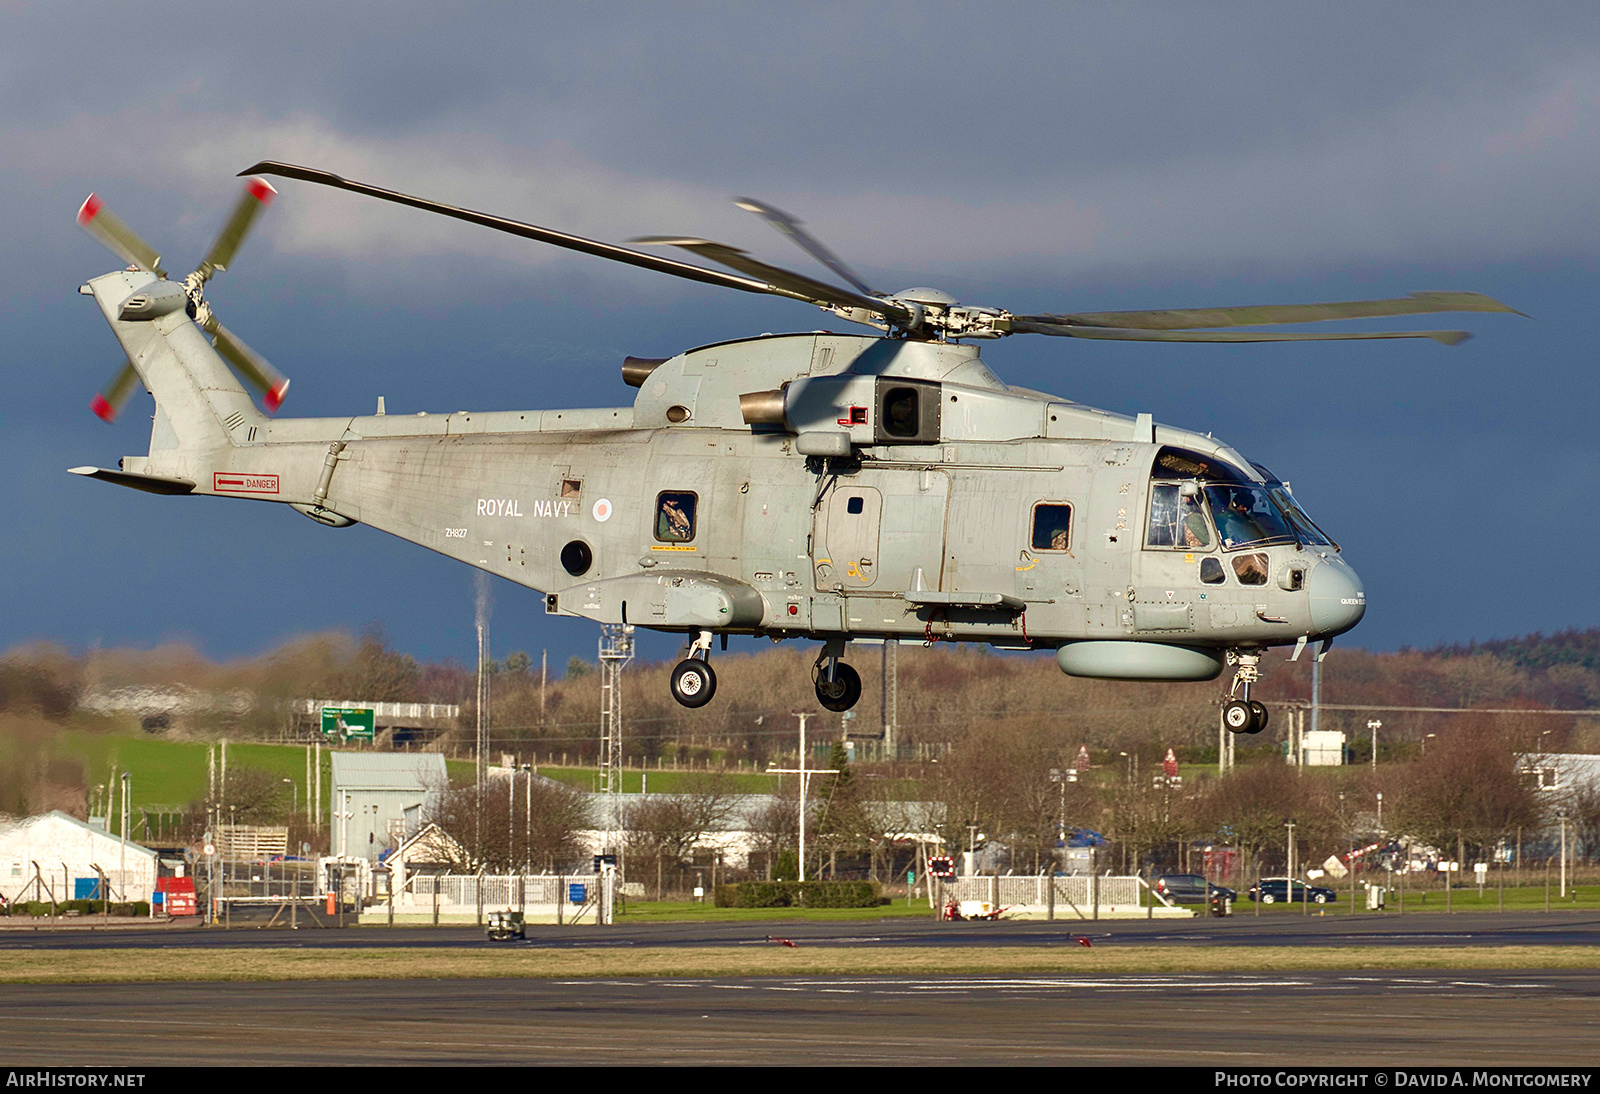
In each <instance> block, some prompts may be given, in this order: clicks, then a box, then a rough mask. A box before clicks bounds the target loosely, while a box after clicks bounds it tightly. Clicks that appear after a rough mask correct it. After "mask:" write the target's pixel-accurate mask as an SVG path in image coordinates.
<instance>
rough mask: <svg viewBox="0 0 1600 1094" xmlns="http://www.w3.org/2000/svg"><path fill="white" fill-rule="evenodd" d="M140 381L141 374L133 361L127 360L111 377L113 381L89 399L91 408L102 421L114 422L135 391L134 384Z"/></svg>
mask: <svg viewBox="0 0 1600 1094" xmlns="http://www.w3.org/2000/svg"><path fill="white" fill-rule="evenodd" d="M138 382H139V374H138V373H137V372H135V371H134V369H133V362H132V361H128V362H126V363H125V364H124V365H123V366H122V368H121V370H120V371H118V373H117V374H116V375H115V376H113V377H112V378H111V382H110V383H109V384H107V385H106V386H105V388H104V389H103V390H102V391H101V392H100V393H99V394H98V395H96V396H95V397H94V398H93V399H91V400H89V409H90V410H92V411H94V416H95V417H96V418H99V419H100V420H101V421H102V422H114V421H116V420H117V414H118V413H120V412H121V410H122V404H124V403H126V402H127V401H128V396H129V395H131V394H132V393H133V388H134V385H135V384H137V383H138Z"/></svg>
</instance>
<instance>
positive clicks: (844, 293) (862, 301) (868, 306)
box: [628, 236, 911, 323]
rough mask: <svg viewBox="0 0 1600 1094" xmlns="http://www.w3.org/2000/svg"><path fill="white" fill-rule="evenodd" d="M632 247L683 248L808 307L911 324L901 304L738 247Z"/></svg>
mask: <svg viewBox="0 0 1600 1094" xmlns="http://www.w3.org/2000/svg"><path fill="white" fill-rule="evenodd" d="M628 242H629V243H649V244H652V245H654V246H658V247H682V248H683V249H684V250H686V251H689V252H692V253H693V254H697V255H699V256H700V257H701V258H706V259H710V260H711V261H712V262H716V263H718V264H720V265H723V266H727V267H728V268H729V269H733V270H738V271H740V272H741V273H747V274H749V275H751V276H752V277H759V278H761V279H762V280H764V281H766V282H768V283H769V284H771V285H773V286H775V287H776V288H779V289H782V290H783V291H784V293H785V295H788V296H794V297H798V298H799V299H801V300H805V301H806V302H808V303H811V304H816V305H818V306H821V307H840V308H862V309H864V310H866V311H870V312H875V313H876V314H878V315H881V316H883V317H885V318H886V319H889V320H892V321H894V322H897V323H909V322H910V321H911V311H910V309H908V308H905V307H902V306H901V305H899V304H891V303H890V302H889V301H887V300H881V299H879V298H878V297H875V296H863V295H861V294H860V293H853V292H851V291H850V290H849V289H841V288H839V287H838V286H837V285H829V284H828V283H827V282H825V281H818V280H816V279H815V278H810V277H807V276H806V275H805V274H797V273H795V272H793V271H792V270H785V269H782V268H781V267H778V266H769V265H768V264H767V263H765V262H762V261H761V260H760V259H755V258H751V257H750V256H749V255H748V254H746V253H745V252H744V251H741V250H740V249H739V248H737V247H729V246H728V245H727V244H724V243H714V242H712V241H711V240H709V239H693V238H688V237H684V236H638V237H636V238H634V239H630V240H628Z"/></svg>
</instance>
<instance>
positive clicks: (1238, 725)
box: [1222, 699, 1256, 733]
mask: <svg viewBox="0 0 1600 1094" xmlns="http://www.w3.org/2000/svg"><path fill="white" fill-rule="evenodd" d="M1222 724H1223V725H1225V726H1227V727H1228V732H1230V733H1254V732H1256V730H1255V724H1256V712H1255V711H1254V710H1253V709H1251V706H1250V704H1249V703H1246V702H1244V701H1242V700H1240V699H1235V700H1233V701H1232V702H1230V703H1228V704H1227V705H1226V706H1224V707H1223V708H1222Z"/></svg>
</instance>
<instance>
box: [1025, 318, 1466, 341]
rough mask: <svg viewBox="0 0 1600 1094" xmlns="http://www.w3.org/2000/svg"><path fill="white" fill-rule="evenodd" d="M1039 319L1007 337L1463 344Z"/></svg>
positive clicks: (1441, 334) (1378, 334) (1454, 336)
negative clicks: (1087, 324)
mask: <svg viewBox="0 0 1600 1094" xmlns="http://www.w3.org/2000/svg"><path fill="white" fill-rule="evenodd" d="M1038 318H1039V317H1038V316H1026V317H1019V318H1016V319H1012V320H1011V321H1010V323H1009V324H1008V326H1009V328H1010V329H1009V331H1008V333H1010V334H1049V335H1054V336H1056V337H1058V338H1099V339H1104V340H1106V341H1111V342H1353V341H1359V340H1365V339H1369V338H1431V339H1433V341H1435V342H1441V343H1443V344H1444V345H1447V346H1454V345H1457V344H1459V343H1461V342H1465V341H1466V340H1467V339H1468V338H1471V337H1472V335H1471V334H1470V333H1468V332H1467V331H1464V330H1397V331H1348V332H1344V333H1339V334H1273V333H1268V332H1266V331H1205V330H1201V331H1189V330H1137V329H1133V330H1130V329H1127V328H1119V327H1089V326H1076V325H1069V324H1064V323H1039V322H1035V320H1036V319H1038Z"/></svg>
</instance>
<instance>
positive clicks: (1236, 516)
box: [1205, 485, 1298, 550]
mask: <svg viewBox="0 0 1600 1094" xmlns="http://www.w3.org/2000/svg"><path fill="white" fill-rule="evenodd" d="M1205 489H1206V500H1207V501H1209V502H1210V503H1211V515H1212V517H1213V518H1214V519H1215V520H1216V522H1217V535H1218V537H1219V538H1220V539H1221V540H1222V545H1223V546H1224V547H1226V548H1228V549H1229V550H1236V549H1238V548H1241V547H1260V546H1264V545H1266V544H1270V543H1295V542H1298V541H1297V540H1296V538H1295V530H1294V528H1292V527H1291V526H1290V524H1289V522H1288V520H1287V519H1286V518H1285V517H1284V514H1283V510H1282V509H1280V508H1279V507H1278V504H1277V503H1276V502H1275V501H1274V500H1273V498H1272V496H1271V495H1270V494H1269V493H1268V491H1267V488H1265V487H1260V486H1244V485H1228V486H1208V487H1206V488H1205Z"/></svg>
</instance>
